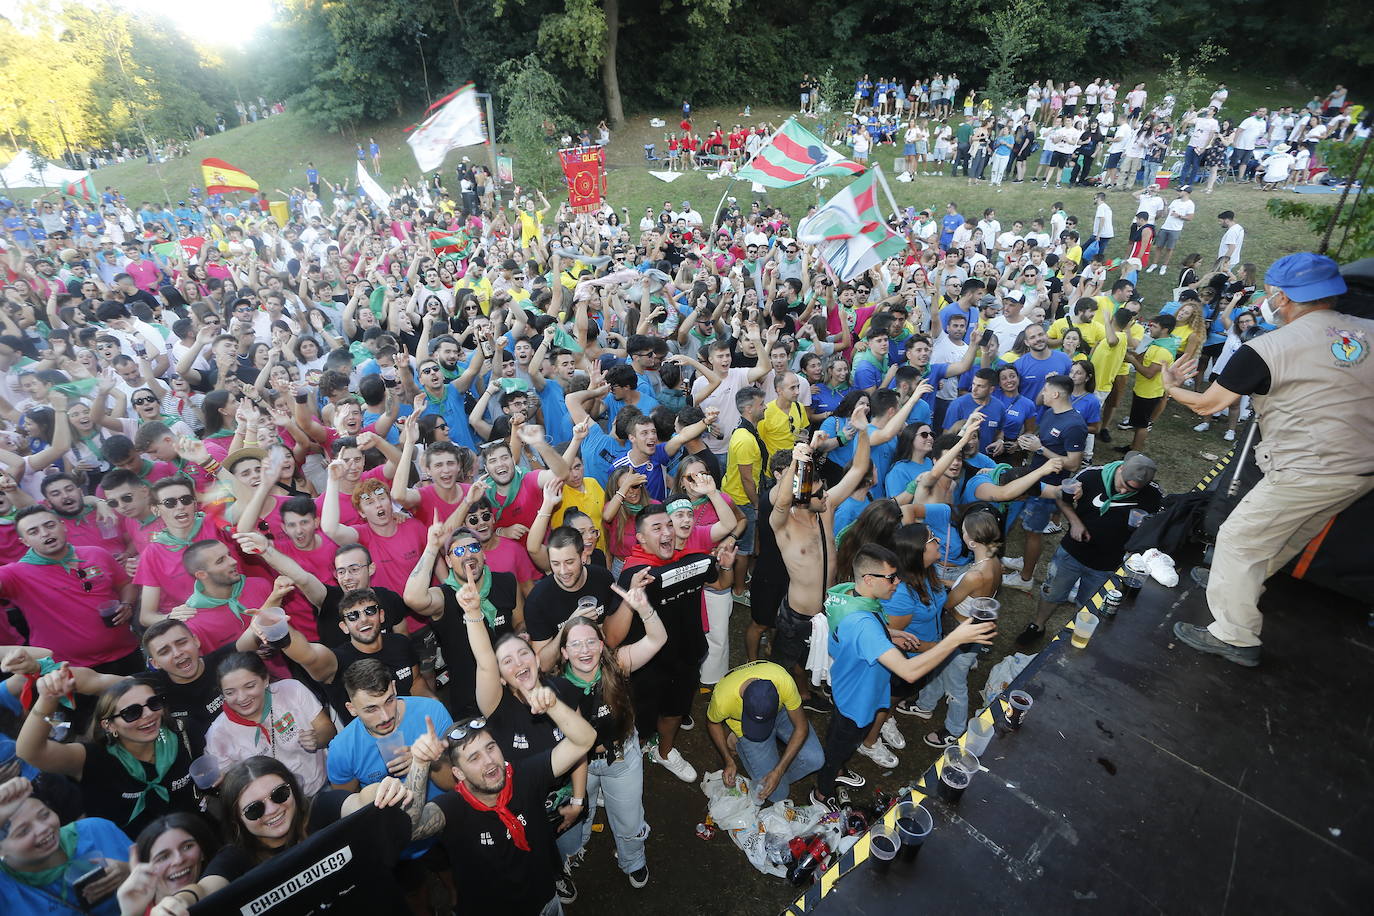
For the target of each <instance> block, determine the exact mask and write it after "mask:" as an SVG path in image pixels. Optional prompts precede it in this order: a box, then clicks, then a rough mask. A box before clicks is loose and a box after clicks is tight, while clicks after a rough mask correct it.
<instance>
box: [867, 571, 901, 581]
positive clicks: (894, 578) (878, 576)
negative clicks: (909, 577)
mask: <svg viewBox="0 0 1374 916" xmlns="http://www.w3.org/2000/svg"><path fill="white" fill-rule="evenodd" d="M870 576H871V577H873V578H874V579H886V580H887V581H889V582H896V581H897V574H896V573H864V578H865V579H867V578H869V577H870Z"/></svg>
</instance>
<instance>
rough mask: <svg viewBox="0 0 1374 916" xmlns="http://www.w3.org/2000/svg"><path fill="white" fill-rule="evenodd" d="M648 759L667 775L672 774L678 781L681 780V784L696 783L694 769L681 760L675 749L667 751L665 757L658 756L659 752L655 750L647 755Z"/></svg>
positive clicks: (681, 757)
mask: <svg viewBox="0 0 1374 916" xmlns="http://www.w3.org/2000/svg"><path fill="white" fill-rule="evenodd" d="M649 759H650V760H651V761H653V762H654V763H656V764H658V765H659V766H661V767H663V768H664V769H666V770H667V771H668V772H669V773H672V774H673V775H674V776H676V777H677V778H678V779H681V780H682V781H683V782H696V781H697V771H696V768H695V767H693V766H692V765H691V764H690V763H688V762H687V761H686V760H685V759H683V756H682V754H680V753H679V752H678V749H677V748H673V749H672V750H671V751H669V752H668V756H667V757H662V756H660V755H659V750H658V749H657V748H655V749H654V751H653V753H651V754H649Z"/></svg>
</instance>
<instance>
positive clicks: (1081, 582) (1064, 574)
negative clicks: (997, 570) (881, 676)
mask: <svg viewBox="0 0 1374 916" xmlns="http://www.w3.org/2000/svg"><path fill="white" fill-rule="evenodd" d="M1050 566H1051V567H1053V569H1054V575H1052V576H1050V578H1049V581H1047V582H1046V583H1045V590H1044V592H1043V593H1042V597H1044V599H1045V600H1046V601H1048V602H1050V603H1051V604H1063V603H1065V602H1066V601H1068V600H1069V593H1070V592H1072V591H1073V586H1074V583H1078V603H1079V604H1080V605H1082V604H1087V602H1088V599H1089V598H1091V597H1092V596H1093V595H1095V594H1097V592H1098V590H1099V589H1101V588H1102V586H1104V585H1106V584H1107V579H1109V578H1110V577H1111V574H1112V571H1111V570H1101V569H1089V568H1088V567H1087V566H1084V565H1083V564H1082V563H1080V562H1078V561H1077V560H1075V559H1074V558H1073V557H1071V556H1069V553H1068V551H1066V550H1065V549H1064V548H1063V547H1062V546H1061V547H1060V548H1059V549H1058V550H1056V551H1055V552H1054V557H1053V558H1052V559H1051V560H1050ZM926 708H927V709H929V707H926Z"/></svg>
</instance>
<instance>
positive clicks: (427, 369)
mask: <svg viewBox="0 0 1374 916" xmlns="http://www.w3.org/2000/svg"><path fill="white" fill-rule="evenodd" d="M440 371H442V370H441V369H440V368H439V367H438V366H425V367H424V368H423V369H421V370H420V374H421V375H429V374H430V373H431V372H440Z"/></svg>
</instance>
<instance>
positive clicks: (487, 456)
mask: <svg viewBox="0 0 1374 916" xmlns="http://www.w3.org/2000/svg"><path fill="white" fill-rule="evenodd" d="M517 435H519V436H520V441H521V442H522V443H524V445H525V447H526V448H528V449H531V450H532V451H534V452H537V453H538V455H539V457H540V458H541V459H543V461H544V465H545V467H547V468H548V470H544V471H539V472H538V473H531V472H529V471H525V470H522V469H521V468H520V467H518V466H517V465H516V463H515V456H514V455H513V454H512V453H511V446H510V442H509V441H508V440H505V439H500V440H497V441H495V442H488V443H487V444H486V445H484V446H482V463H483V466H484V468H485V470H486V473H487V477H488V478H490V479H489V480H488V482H487V484H486V486H485V487H484V488H483V489H484V492H485V493H486V495H487V498H488V499H490V500H491V502H492V503H493V504H494V505H495V508H496V510H497V515H496V521H495V530H496V532H497V533H498V534H500V535H502V536H504V537H511V538H515V539H516V540H519V539H521V538H523V537H524V536H525V535H526V534H528V533H529V530H530V525H532V524H533V523H534V516H535V515H536V514H537V513H538V512H539V507H540V506H541V505H543V502H544V487H545V486H547V485H548V483H549V481H551V480H561V479H563V478H564V477H567V476H568V463H567V462H566V461H564V460H563V456H562V455H560V454H558V452H556V451H554V449H553V447H552V446H550V445H549V443H548V441H547V440H546V439H545V438H544V430H543V428H542V427H539V426H521V427H519V430H518V433H517Z"/></svg>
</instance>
